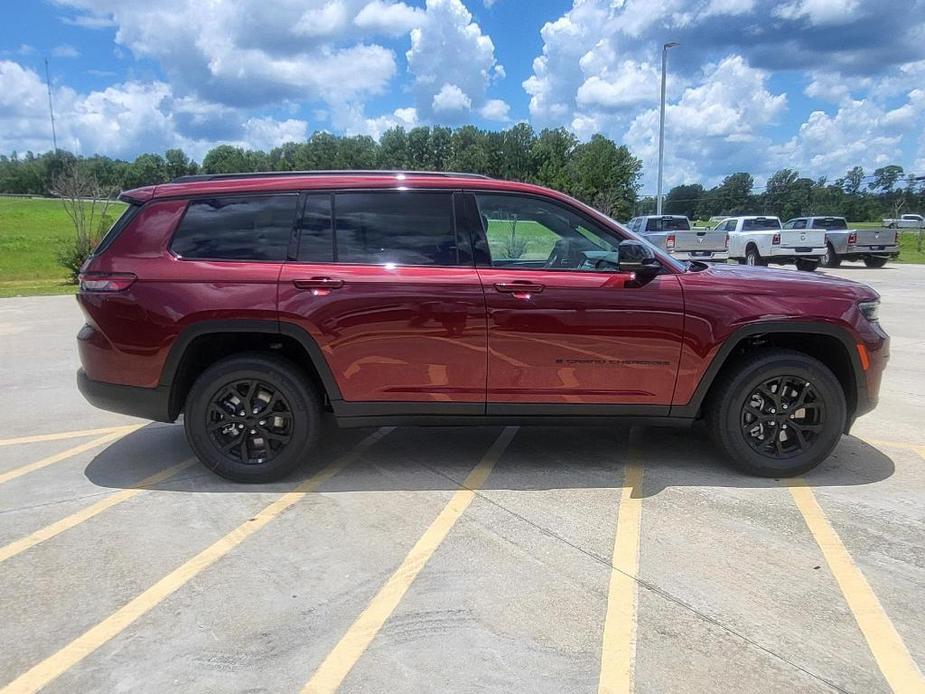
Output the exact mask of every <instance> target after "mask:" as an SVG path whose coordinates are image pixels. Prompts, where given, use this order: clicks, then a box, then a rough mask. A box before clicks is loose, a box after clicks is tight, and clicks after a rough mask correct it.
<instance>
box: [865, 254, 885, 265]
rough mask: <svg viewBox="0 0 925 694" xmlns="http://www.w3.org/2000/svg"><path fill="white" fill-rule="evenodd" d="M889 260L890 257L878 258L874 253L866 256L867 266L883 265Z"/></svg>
mask: <svg viewBox="0 0 925 694" xmlns="http://www.w3.org/2000/svg"><path fill="white" fill-rule="evenodd" d="M888 260H889V258H878V257H876V256H873V255H866V256H864V264H865V265H866V266H867V267H883V266H884V265H886V261H888Z"/></svg>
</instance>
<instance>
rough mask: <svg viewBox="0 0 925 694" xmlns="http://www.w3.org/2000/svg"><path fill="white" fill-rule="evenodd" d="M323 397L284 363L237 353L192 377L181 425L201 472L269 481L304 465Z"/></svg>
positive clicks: (265, 356) (314, 438)
mask: <svg viewBox="0 0 925 694" xmlns="http://www.w3.org/2000/svg"><path fill="white" fill-rule="evenodd" d="M320 402H321V398H320V396H319V395H318V392H317V390H316V389H315V387H314V386H313V384H312V383H311V382H310V381H309V380H308V379H307V378H305V377H304V376H303V375H302V373H301V372H300V371H299V370H298V368H297V367H296V366H295V365H294V364H292V363H291V362H290V361H288V360H286V359H283V358H281V357H278V356H276V355H270V354H262V353H248V354H242V355H239V356H235V357H230V358H228V359H223V360H222V361H219V362H217V363H216V364H213V365H212V366H210V367H209V368H207V369H206V370H205V371H204V372H203V373H202V375H201V376H200V377H199V378H198V379H196V382H195V383H194V384H193V387H192V388H191V389H190V392H189V395H188V397H187V400H186V408H185V411H184V415H183V424H184V428H185V429H186V438H187V441H189V444H190V447H191V448H192V449H193V452H194V453H195V454H196V456H197V457H198V458H199V460H200V461H201V462H202V464H203V465H205V466H206V467H207V468H209V469H210V470H212V471H213V472H216V473H217V474H219V475H221V476H222V477H227V478H228V479H231V480H235V481H237V482H271V481H273V480H276V479H279V478H280V477H283V476H285V475H287V474H289V473H290V472H292V471H293V470H295V469H296V468H297V467H299V466H300V465H301V464H302V463H303V462H304V461H305V460H306V455H307V454H308V453H309V452H310V451H311V449H312V447H313V446H314V444H315V442H316V441H317V438H318V431H319V429H320V427H321V405H320Z"/></svg>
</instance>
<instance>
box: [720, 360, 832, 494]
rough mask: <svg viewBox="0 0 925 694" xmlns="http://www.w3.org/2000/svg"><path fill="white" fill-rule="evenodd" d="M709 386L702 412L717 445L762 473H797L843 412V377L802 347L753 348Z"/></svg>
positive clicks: (809, 463)
mask: <svg viewBox="0 0 925 694" xmlns="http://www.w3.org/2000/svg"><path fill="white" fill-rule="evenodd" d="M721 378H722V380H721V381H720V383H718V384H717V388H716V390H715V391H714V392H713V393H711V399H710V402H709V404H708V406H707V412H706V418H707V423H708V427H709V429H710V433H711V436H712V438H713V441H714V443H715V444H716V446H717V448H719V450H720V451H721V452H722V453H723V454H724V455H725V456H726V457H727V458H728V459H729V461H730V462H731V463H732V464H733V465H734V466H735V467H737V468H739V469H740V470H742V471H744V472H746V473H748V474H751V475H757V476H759V477H791V476H793V475H800V474H802V473H804V472H806V471H808V470H811V469H812V468H814V467H816V466H817V465H818V464H819V463H821V462H822V461H823V460H825V459H826V458H827V457H828V456H829V454H830V453H831V452H832V450H833V449H834V448H835V446H836V445H837V444H838V441H839V439H840V438H841V434H842V431H843V430H844V428H845V420H846V417H847V405H846V403H845V393H844V391H843V390H842V387H841V384H840V383H839V382H838V379H837V378H836V377H835V375H834V374H833V373H832V371H831V370H830V369H829V368H828V367H827V366H825V364H823V363H822V362H820V361H819V360H818V359H814V358H813V357H810V356H808V355H806V354H803V353H802V352H795V351H791V350H769V351H763V352H758V353H756V354H753V355H751V356H748V357H745V358H743V359H742V360H741V361H739V362H738V363H736V364H734V365H731V367H729V368H728V369H727V370H726V371H725V373H724V375H723V376H722V377H721Z"/></svg>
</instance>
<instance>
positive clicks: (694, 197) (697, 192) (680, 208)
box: [662, 183, 704, 219]
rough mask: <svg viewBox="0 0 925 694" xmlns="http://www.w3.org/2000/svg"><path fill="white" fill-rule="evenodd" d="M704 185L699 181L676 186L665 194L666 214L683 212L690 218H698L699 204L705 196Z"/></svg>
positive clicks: (664, 207)
mask: <svg viewBox="0 0 925 694" xmlns="http://www.w3.org/2000/svg"><path fill="white" fill-rule="evenodd" d="M703 193H704V190H703V186H702V185H700V184H699V183H692V184H690V185H680V186H675V187H674V188H672V189H671V190H669V191H668V195H666V196H665V204H664V206H663V208H662V209H664V211H665V214H681V215H684V216H685V217H688V218H690V219H696V218H697V206H698V205H699V204H700V201H701V199H702V198H703Z"/></svg>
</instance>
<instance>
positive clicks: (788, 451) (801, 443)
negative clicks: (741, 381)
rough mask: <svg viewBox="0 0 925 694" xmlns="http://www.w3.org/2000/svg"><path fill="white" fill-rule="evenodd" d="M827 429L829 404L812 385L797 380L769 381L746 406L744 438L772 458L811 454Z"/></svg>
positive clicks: (800, 379) (753, 392) (743, 423)
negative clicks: (827, 408) (823, 431)
mask: <svg viewBox="0 0 925 694" xmlns="http://www.w3.org/2000/svg"><path fill="white" fill-rule="evenodd" d="M824 425H825V402H823V401H822V400H821V399H820V398H819V395H818V394H817V392H816V389H815V387H814V386H813V384H812V383H810V382H809V381H807V380H805V379H803V378H798V377H796V376H777V377H775V378H771V379H768V380H767V381H765V382H764V383H762V384H761V385H759V386H758V387H757V388H755V389H754V390H753V391H752V393H751V394H750V395H749V396H748V398H747V399H746V400H745V404H744V405H743V406H742V413H741V428H742V435H743V436H744V437H745V440H746V441H747V442H748V444H749V446H751V447H752V448H753V449H754V450H755V451H756V452H758V453H760V454H762V455H766V456H769V457H771V458H781V459H786V458H793V457H796V456H798V455H800V454H802V453H805V452H807V451H809V450H810V449H811V448H812V446H813V444H814V443H815V442H816V439H817V437H818V435H819V433H820V432H821V431H822V430H823V429H824Z"/></svg>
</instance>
